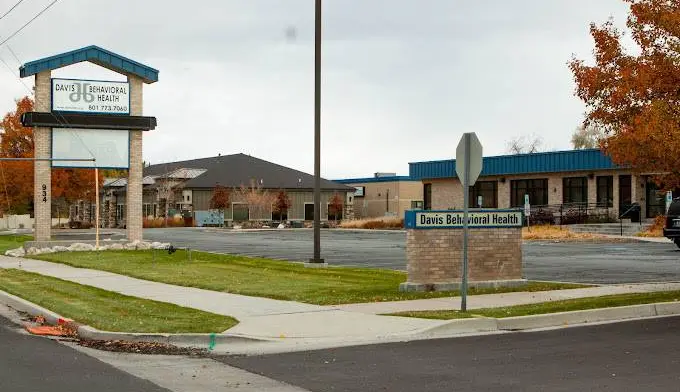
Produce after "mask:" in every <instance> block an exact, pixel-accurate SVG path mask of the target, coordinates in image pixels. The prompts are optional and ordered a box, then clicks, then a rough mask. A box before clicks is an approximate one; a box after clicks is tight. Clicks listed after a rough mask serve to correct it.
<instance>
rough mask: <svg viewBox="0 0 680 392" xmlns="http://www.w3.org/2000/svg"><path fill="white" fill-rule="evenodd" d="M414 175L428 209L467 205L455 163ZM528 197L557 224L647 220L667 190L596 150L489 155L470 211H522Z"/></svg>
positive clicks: (427, 166) (417, 168)
mask: <svg viewBox="0 0 680 392" xmlns="http://www.w3.org/2000/svg"><path fill="white" fill-rule="evenodd" d="M409 177H410V178H411V179H415V180H419V181H421V183H422V186H423V199H424V206H423V208H424V209H433V210H439V209H444V210H445V209H460V208H462V207H463V191H462V185H461V183H460V181H459V180H458V178H456V177H455V160H448V161H432V162H417V163H411V164H410V176H409ZM527 195H528V197H529V203H530V205H531V213H532V215H535V216H536V218H537V219H538V217H539V216H543V218H544V219H546V220H550V219H551V218H550V217H551V216H552V217H553V221H552V223H558V222H560V220H561V221H562V223H575V222H573V221H579V222H590V221H593V222H594V221H607V220H609V221H614V220H618V218H619V217H621V215H625V216H624V218H630V219H632V220H638V219H643V220H644V219H649V218H654V217H655V216H657V215H660V214H663V213H664V212H665V192H661V191H660V190H659V187H658V186H657V185H656V184H655V183H654V181H653V176H652V175H651V174H645V173H638V172H636V171H635V170H633V169H631V168H624V167H618V166H616V165H614V164H613V163H612V161H611V159H610V158H609V157H608V156H606V155H604V154H603V153H602V152H601V151H600V150H596V149H590V150H573V151H558V152H545V153H534V154H519V155H505V156H497V157H486V158H484V163H483V170H482V173H481V175H480V177H479V179H478V180H477V183H476V184H475V185H474V187H472V188H471V189H470V207H480V206H481V207H482V208H519V207H523V206H524V201H525V197H526V196H527ZM631 207H632V210H631Z"/></svg>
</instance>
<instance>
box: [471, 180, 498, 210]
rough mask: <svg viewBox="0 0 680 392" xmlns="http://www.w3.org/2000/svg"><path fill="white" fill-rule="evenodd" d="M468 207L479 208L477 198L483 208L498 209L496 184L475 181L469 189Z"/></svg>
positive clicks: (494, 182) (493, 182)
mask: <svg viewBox="0 0 680 392" xmlns="http://www.w3.org/2000/svg"><path fill="white" fill-rule="evenodd" d="M469 193H470V202H469V207H471V208H476V207H479V197H480V196H481V198H482V207H483V208H498V183H497V182H496V181H477V182H476V183H475V185H474V186H471V187H470V192H469Z"/></svg>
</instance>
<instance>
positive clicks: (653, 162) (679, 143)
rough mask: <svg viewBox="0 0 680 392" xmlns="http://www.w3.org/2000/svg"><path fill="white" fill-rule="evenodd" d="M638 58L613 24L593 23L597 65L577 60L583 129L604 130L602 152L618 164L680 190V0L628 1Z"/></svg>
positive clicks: (573, 63)
mask: <svg viewBox="0 0 680 392" xmlns="http://www.w3.org/2000/svg"><path fill="white" fill-rule="evenodd" d="M622 1H625V2H626V3H629V5H630V13H629V16H628V21H627V26H628V29H629V30H630V31H631V34H632V38H633V40H634V42H635V43H636V45H637V46H638V49H639V51H638V52H639V53H636V54H630V53H628V52H627V51H626V50H625V49H624V47H623V44H622V38H623V33H622V32H621V31H619V30H618V29H617V28H616V27H615V26H614V25H613V23H612V22H611V21H609V22H607V23H605V24H603V25H600V26H598V25H595V24H591V26H590V33H591V35H592V37H593V39H594V41H595V49H594V57H595V59H594V60H595V61H594V64H592V65H588V64H586V62H585V61H583V60H579V59H573V60H572V61H571V62H570V63H569V66H570V68H571V70H572V72H573V74H574V79H575V81H576V85H577V87H576V95H577V96H578V97H579V98H580V99H581V100H583V101H584V102H585V104H586V107H587V110H586V119H585V122H584V126H593V127H596V128H599V129H601V130H603V131H604V132H605V133H606V137H605V138H604V139H603V140H602V142H601V147H602V149H603V150H604V151H605V152H606V153H608V154H610V155H611V157H612V159H613V160H614V162H615V163H617V164H620V165H630V166H632V167H633V168H634V169H635V170H636V171H639V172H646V173H655V174H657V175H656V179H655V180H656V182H657V183H659V184H660V185H663V187H665V188H668V189H672V188H674V187H678V186H680V1H679V0H622Z"/></svg>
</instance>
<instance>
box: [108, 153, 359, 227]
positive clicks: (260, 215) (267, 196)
mask: <svg viewBox="0 0 680 392" xmlns="http://www.w3.org/2000/svg"><path fill="white" fill-rule="evenodd" d="M143 184H144V191H143V203H142V211H143V215H144V217H145V218H147V219H148V218H155V217H166V216H167V217H176V216H179V215H181V216H182V217H185V218H186V219H189V218H190V219H191V220H192V221H193V225H196V226H205V225H217V224H222V223H227V224H233V223H238V222H247V221H259V222H268V221H276V222H279V221H288V222H303V221H312V220H313V219H314V189H313V188H314V176H312V175H310V174H307V173H303V172H300V171H297V170H294V169H291V168H287V167H284V166H280V165H277V164H274V163H271V162H267V161H264V160H261V159H258V158H255V157H251V156H248V155H245V154H234V155H223V156H217V157H211V158H203V159H194V160H190V161H182V162H170V163H163V164H158V165H152V166H148V167H145V168H144V180H143ZM126 186H127V181H126V179H125V178H121V179H118V180H115V181H109V182H107V183H106V185H105V186H104V192H103V194H102V197H103V202H102V217H103V226H104V227H122V226H124V225H126V221H127V219H126V215H125V213H126V206H125V200H126V198H125V193H126ZM216 186H222V187H224V188H225V189H226V190H227V192H228V194H229V202H228V204H227V207H226V208H224V209H223V210H222V211H220V212H217V211H216V210H214V209H213V208H211V199H212V197H213V194H214V191H215V188H216ZM353 191H354V189H353V188H350V187H348V186H345V185H343V184H339V183H336V182H333V181H328V180H325V179H322V181H321V220H322V221H331V220H341V219H351V218H352V205H353V201H354V196H353ZM280 192H284V193H285V195H286V197H287V199H288V201H289V202H290V204H289V207H288V208H287V209H285V210H283V211H281V212H279V211H277V209H276V208H275V204H276V196H277V195H278V194H279V193H280ZM334 206H338V208H339V210H337V212H336V209H335V208H334Z"/></svg>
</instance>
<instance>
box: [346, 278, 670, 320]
mask: <svg viewBox="0 0 680 392" xmlns="http://www.w3.org/2000/svg"><path fill="white" fill-rule="evenodd" d="M670 290H680V282H679V283H639V284H638V283H636V284H630V283H629V284H620V285H607V286H593V287H587V288H581V289H568V290H554V291H537V292H533V293H530V292H515V293H504V294H483V295H470V296H468V300H467V306H468V309H483V308H500V307H506V306H515V305H527V304H535V303H539V302H550V301H562V300H567V299H577V298H586V297H599V296H603V295H616V294H634V293H646V292H655V291H670ZM335 308H336V309H341V310H345V311H348V312H359V313H365V314H387V313H396V312H407V311H418V310H459V309H460V297H447V298H432V299H419V300H413V301H395V302H375V303H364V304H347V305H336V306H335Z"/></svg>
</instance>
